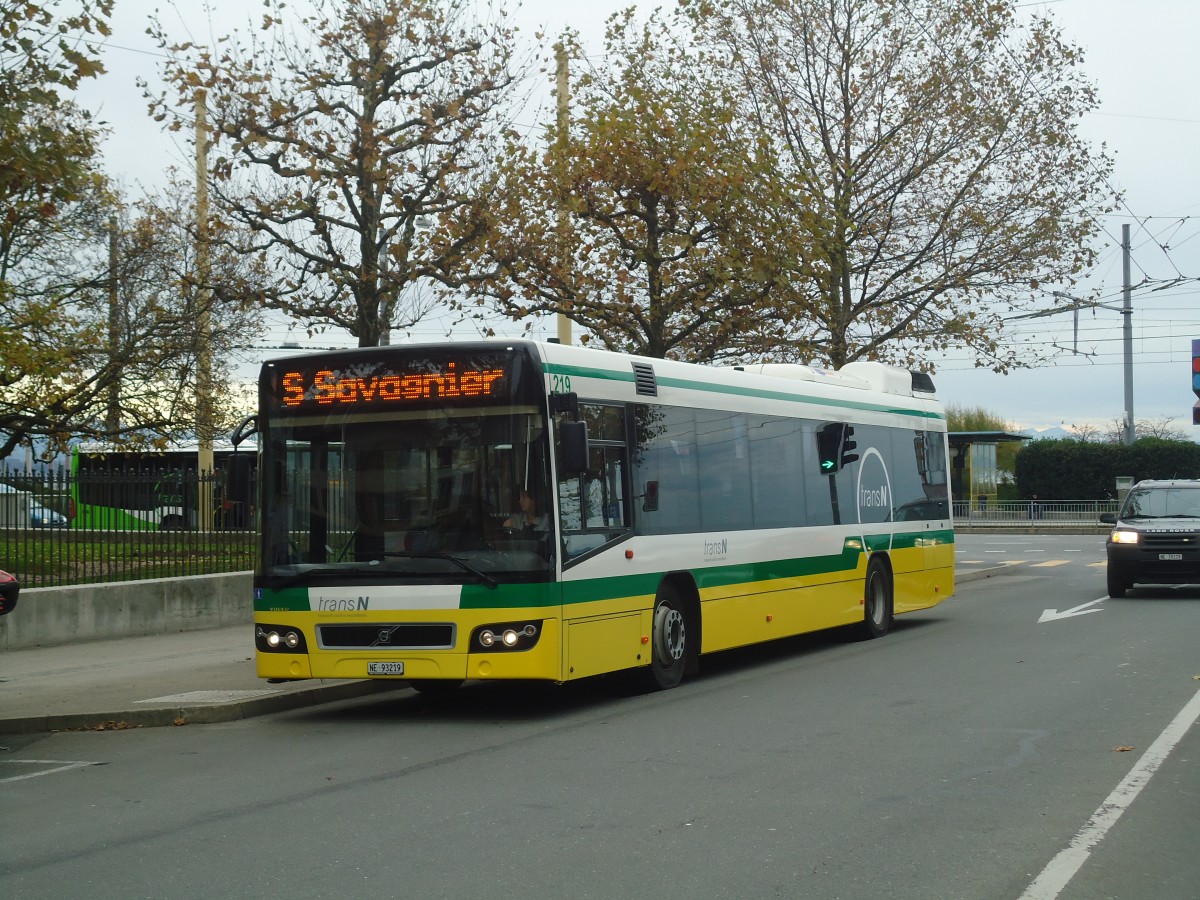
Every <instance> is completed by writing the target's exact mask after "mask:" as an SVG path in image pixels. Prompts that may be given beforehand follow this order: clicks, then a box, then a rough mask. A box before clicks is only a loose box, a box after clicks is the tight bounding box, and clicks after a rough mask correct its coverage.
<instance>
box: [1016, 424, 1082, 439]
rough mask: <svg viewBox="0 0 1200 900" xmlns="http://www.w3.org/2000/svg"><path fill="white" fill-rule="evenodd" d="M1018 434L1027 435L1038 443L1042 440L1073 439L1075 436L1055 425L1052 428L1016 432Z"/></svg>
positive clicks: (1027, 429)
mask: <svg viewBox="0 0 1200 900" xmlns="http://www.w3.org/2000/svg"><path fill="white" fill-rule="evenodd" d="M1018 434H1027V435H1029V436H1030V437H1031V438H1033V439H1034V440H1035V441H1040V440H1043V439H1045V440H1052V441H1053V440H1060V439H1061V438H1073V437H1075V435H1073V434H1072V433H1071V432H1069V431H1067V429H1065V428H1060V427H1059V426H1057V425H1055V426H1054V427H1053V428H1026V429H1024V430H1022V431H1020V432H1018Z"/></svg>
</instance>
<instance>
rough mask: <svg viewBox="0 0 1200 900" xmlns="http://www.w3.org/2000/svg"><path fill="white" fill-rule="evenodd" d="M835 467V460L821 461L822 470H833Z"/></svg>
mask: <svg viewBox="0 0 1200 900" xmlns="http://www.w3.org/2000/svg"><path fill="white" fill-rule="evenodd" d="M833 465H834V464H833V460H832V459H823V460H821V468H822V469H832V468H833Z"/></svg>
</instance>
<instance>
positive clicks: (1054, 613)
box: [1038, 597, 1108, 625]
mask: <svg viewBox="0 0 1200 900" xmlns="http://www.w3.org/2000/svg"><path fill="white" fill-rule="evenodd" d="M1107 599H1108V598H1107V597H1101V598H1100V599H1099V600H1089V601H1088V602H1087V603H1080V604H1079V605H1078V606H1072V607H1071V608H1070V609H1064V610H1063V611H1062V612H1059V611H1058V610H1057V609H1043V610H1042V617H1041V618H1040V619H1038V624H1039V625H1041V624H1042V623H1043V622H1053V621H1054V620H1055V619H1069V618H1071V616H1086V615H1087V614H1088V613H1094V612H1104V610H1102V609H1088V607H1089V606H1095V605H1096V604H1097V603H1103V602H1104V601H1105V600H1107Z"/></svg>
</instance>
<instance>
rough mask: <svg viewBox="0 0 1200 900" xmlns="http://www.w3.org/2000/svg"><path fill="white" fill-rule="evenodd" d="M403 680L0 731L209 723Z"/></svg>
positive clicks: (9, 724)
mask: <svg viewBox="0 0 1200 900" xmlns="http://www.w3.org/2000/svg"><path fill="white" fill-rule="evenodd" d="M407 686H408V684H407V682H403V681H347V682H336V683H333V684H322V685H319V686H314V687H310V688H306V689H303V690H294V691H289V692H287V693H283V694H273V695H271V696H267V697H254V698H251V699H247V700H239V701H235V702H232V703H203V704H196V705H192V706H156V707H150V708H144V709H127V710H123V711H120V712H94V713H93V712H87V713H61V714H54V715H46V716H25V717H22V718H13V719H0V734H46V733H48V732H53V731H120V730H122V729H125V728H153V727H160V726H165V725H211V724H214V723H217V722H233V721H237V720H238V719H250V718H254V717H255V716H267V715H271V714H272V713H279V712H288V711H289V710H293V709H301V708H304V707H310V706H319V705H321V704H323V703H336V702H337V701H339V700H353V699H355V698H357V697H365V696H367V695H369V694H377V693H387V692H389V691H396V690H399V689H401V688H406V687H407Z"/></svg>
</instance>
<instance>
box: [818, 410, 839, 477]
mask: <svg viewBox="0 0 1200 900" xmlns="http://www.w3.org/2000/svg"><path fill="white" fill-rule="evenodd" d="M843 427H844V426H843V425H842V423H841V422H830V423H829V424H828V425H823V426H821V430H820V431H818V432H817V455H818V456H819V457H820V463H821V474H822V475H832V474H833V473H834V472H836V471H837V470H838V469H840V468H841V466H842V428H843Z"/></svg>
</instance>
